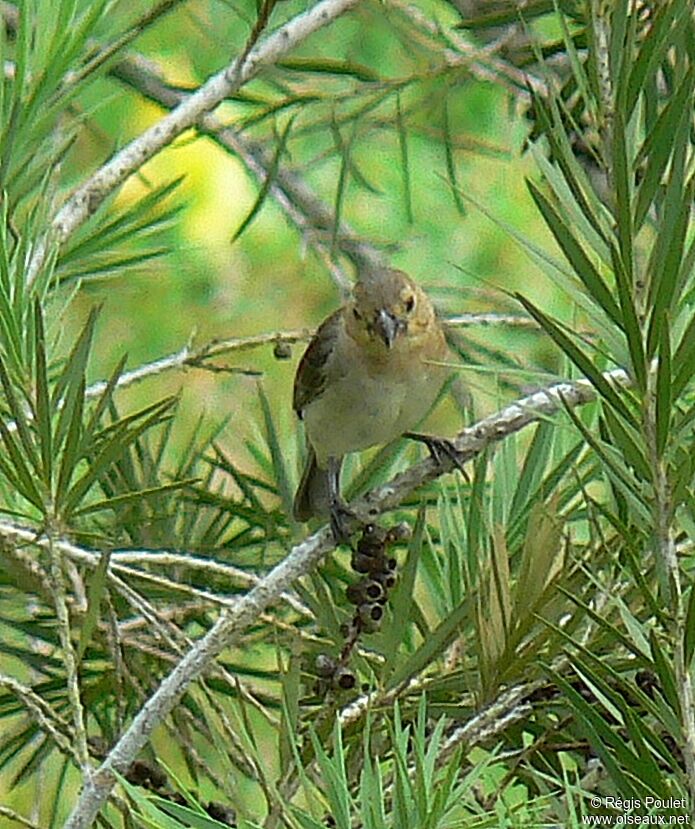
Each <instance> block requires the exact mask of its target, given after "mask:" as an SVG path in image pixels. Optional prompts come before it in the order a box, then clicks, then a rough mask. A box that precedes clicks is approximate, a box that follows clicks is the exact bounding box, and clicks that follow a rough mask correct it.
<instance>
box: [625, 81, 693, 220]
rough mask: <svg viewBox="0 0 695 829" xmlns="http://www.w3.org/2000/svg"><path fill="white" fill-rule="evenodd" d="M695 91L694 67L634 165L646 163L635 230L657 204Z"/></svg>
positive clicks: (637, 206)
mask: <svg viewBox="0 0 695 829" xmlns="http://www.w3.org/2000/svg"><path fill="white" fill-rule="evenodd" d="M694 89H695V67H691V68H690V70H689V71H688V73H687V75H686V76H685V77H684V78H683V80H682V81H681V84H680V86H679V87H678V89H677V90H676V93H675V95H674V96H673V97H672V98H671V99H670V100H669V101H668V103H667V104H666V106H665V107H664V108H663V110H662V111H661V113H660V114H659V117H658V118H657V119H656V122H655V123H654V126H653V127H652V129H651V131H650V132H649V134H648V135H647V137H646V138H645V140H644V143H643V144H642V146H641V148H640V151H639V153H638V154H637V158H636V159H635V162H634V164H635V168H638V167H639V165H641V164H643V163H645V162H646V164H645V168H644V175H643V177H642V181H641V183H640V185H639V190H638V193H637V203H636V205H635V220H634V222H635V229H636V230H639V229H640V228H641V227H642V224H643V223H644V220H645V218H646V217H647V213H648V211H649V208H650V207H651V205H652V204H653V202H654V199H655V196H656V194H657V191H658V188H659V184H660V183H661V177H662V176H663V173H664V170H665V169H666V165H667V163H668V160H669V158H671V154H672V153H673V136H674V135H678V134H679V133H681V132H682V129H683V122H684V121H689V119H690V114H691V112H692V97H693V90H694Z"/></svg>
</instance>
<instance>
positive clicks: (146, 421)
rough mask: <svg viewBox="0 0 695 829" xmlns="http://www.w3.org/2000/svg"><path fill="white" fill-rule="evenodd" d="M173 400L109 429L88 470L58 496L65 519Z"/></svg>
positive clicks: (172, 398) (168, 409) (165, 413)
mask: <svg viewBox="0 0 695 829" xmlns="http://www.w3.org/2000/svg"><path fill="white" fill-rule="evenodd" d="M175 401H176V398H174V397H169V398H165V399H164V400H161V401H159V402H157V403H154V404H153V405H152V406H148V407H147V408H146V409H143V411H142V412H138V413H136V414H135V415H131V416H130V417H128V418H123V420H122V421H120V422H119V424H117V426H116V428H115V429H113V430H109V436H108V438H106V439H104V440H103V441H102V443H101V445H100V448H99V450H98V452H97V453H96V455H95V457H94V458H93V459H92V460H91V463H90V465H89V468H88V469H87V471H86V472H85V473H84V474H83V475H82V476H81V477H80V478H78V479H77V481H75V483H74V484H73V485H72V487H71V488H70V489H69V491H68V492H67V494H66V495H65V496H64V498H62V499H61V506H62V513H63V515H64V516H65V517H66V518H67V517H68V516H70V515H72V514H73V513H74V511H75V510H76V509H77V507H78V504H79V503H80V502H81V501H82V499H83V498H84V497H85V495H86V494H87V492H89V490H90V489H91V487H92V486H94V484H95V483H96V482H97V481H98V479H99V478H100V477H101V476H102V475H103V474H104V473H105V472H106V471H107V470H108V469H109V467H111V466H112V465H113V464H114V463H115V462H116V461H117V460H118V459H119V458H121V457H122V456H123V455H124V454H125V452H126V450H127V449H128V447H129V446H131V445H132V444H133V443H134V442H135V440H136V439H137V438H138V437H139V436H140V435H141V434H142V433H143V432H145V431H146V430H147V429H150V428H151V427H152V426H155V425H157V424H158V423H161V422H162V421H163V419H164V418H165V417H166V416H167V415H168V414H169V411H170V409H171V407H172V406H173V405H174V403H175ZM145 413H147V414H145ZM134 419H135V420H136V421H138V420H139V422H136V423H135V424H134V425H132V426H131V425H130V421H131V420H134Z"/></svg>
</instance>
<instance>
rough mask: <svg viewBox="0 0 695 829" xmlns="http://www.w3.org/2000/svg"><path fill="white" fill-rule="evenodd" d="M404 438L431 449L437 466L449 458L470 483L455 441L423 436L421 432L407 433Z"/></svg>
mask: <svg viewBox="0 0 695 829" xmlns="http://www.w3.org/2000/svg"><path fill="white" fill-rule="evenodd" d="M403 437H406V438H410V439H411V440H417V441H419V442H420V443H424V444H425V446H426V447H427V448H428V449H429V451H430V455H431V456H432V459H433V460H434V462H435V463H436V464H437V466H441V465H442V461H443V460H444V458H448V459H449V460H450V461H451V462H452V463H453V464H454V466H455V467H456V468H457V469H458V470H459V472H460V473H461V474H462V475H463V477H464V478H465V479H466V481H469V482H470V479H469V477H468V473H467V472H466V470H465V469H464V468H463V463H462V462H461V458H460V457H459V453H458V451H457V450H456V447H455V446H454V443H453V441H451V440H447V439H446V438H438V437H434V436H433V435H423V434H422V433H421V432H405V433H404V434H403Z"/></svg>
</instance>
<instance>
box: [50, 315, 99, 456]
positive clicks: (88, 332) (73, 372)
mask: <svg viewBox="0 0 695 829" xmlns="http://www.w3.org/2000/svg"><path fill="white" fill-rule="evenodd" d="M98 314H99V310H98V309H97V308H93V309H92V310H91V311H90V313H89V317H88V318H87V322H86V323H85V325H84V327H83V329H82V331H81V332H80V336H79V337H78V338H77V341H76V342H75V345H74V346H73V349H72V351H71V352H70V356H69V357H68V359H67V361H66V363H65V368H64V369H63V371H62V373H61V375H60V377H59V378H58V380H57V382H56V384H55V387H54V389H53V400H52V405H53V408H54V409H55V408H61V412H60V417H59V418H58V425H57V426H56V430H55V434H54V438H53V444H54V451H55V452H56V453H58V452H59V451H60V449H61V447H62V445H63V441H64V440H65V437H66V435H67V432H68V427H69V425H70V423H72V422H73V419H74V410H75V407H76V406H83V405H84V385H85V377H86V373H87V362H88V360H89V353H90V350H91V347H92V340H93V337H94V327H95V325H96V321H97V316H98ZM81 390H82V391H81Z"/></svg>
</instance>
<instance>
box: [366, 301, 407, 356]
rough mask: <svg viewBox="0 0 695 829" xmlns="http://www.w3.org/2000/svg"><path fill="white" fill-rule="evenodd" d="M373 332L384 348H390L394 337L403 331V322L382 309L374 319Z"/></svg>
mask: <svg viewBox="0 0 695 829" xmlns="http://www.w3.org/2000/svg"><path fill="white" fill-rule="evenodd" d="M374 330H375V331H376V333H377V334H378V335H379V336H380V337H381V339H382V340H383V341H384V345H385V346H386V348H391V346H392V345H393V341H394V340H395V339H396V337H397V336H398V335H399V334H400V333H401V332H402V331H404V330H405V322H404V321H403V320H400V319H398V317H394V315H393V314H390V313H389V312H388V311H386V310H385V309H383V308H382V309H381V311H379V313H378V314H377V315H376V317H375V319H374Z"/></svg>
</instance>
